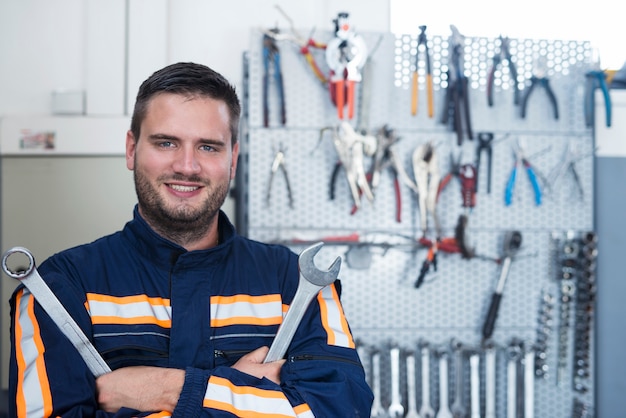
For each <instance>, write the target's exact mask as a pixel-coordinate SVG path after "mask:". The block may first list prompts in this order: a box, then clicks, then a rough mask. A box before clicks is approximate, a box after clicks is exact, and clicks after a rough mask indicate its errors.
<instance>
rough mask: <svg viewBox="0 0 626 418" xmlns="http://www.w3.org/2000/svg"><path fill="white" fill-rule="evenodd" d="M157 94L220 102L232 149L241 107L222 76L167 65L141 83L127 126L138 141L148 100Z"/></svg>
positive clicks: (198, 68)
mask: <svg viewBox="0 0 626 418" xmlns="http://www.w3.org/2000/svg"><path fill="white" fill-rule="evenodd" d="M160 93H174V94H181V95H184V96H206V97H210V98H212V99H215V100H222V101H223V102H224V103H226V105H227V106H228V111H229V114H230V133H231V142H232V145H233V146H234V145H235V143H236V142H237V136H238V134H239V118H240V116H241V105H240V103H239V98H238V97H237V92H236V91H235V88H234V87H233V86H232V85H231V84H230V82H229V81H228V80H226V78H225V77H224V76H222V75H221V74H220V73H218V72H217V71H214V70H212V69H211V68H209V67H207V66H206V65H202V64H196V63H192V62H179V63H176V64H171V65H168V66H167V67H164V68H162V69H160V70H158V71H156V72H155V73H153V74H152V75H151V76H150V77H148V79H146V81H144V82H143V83H141V86H140V87H139V92H138V93H137V99H136V100H135V109H134V111H133V116H132V119H131V122H130V130H131V132H132V133H133V135H134V137H135V141H137V140H138V139H139V135H140V134H141V123H142V122H143V120H144V119H145V117H146V111H147V109H148V104H149V103H150V100H151V99H152V98H153V97H154V96H156V95H157V94H160Z"/></svg>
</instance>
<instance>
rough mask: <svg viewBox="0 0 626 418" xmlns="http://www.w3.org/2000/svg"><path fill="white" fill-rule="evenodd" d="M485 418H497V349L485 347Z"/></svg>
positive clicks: (489, 346) (490, 346)
mask: <svg viewBox="0 0 626 418" xmlns="http://www.w3.org/2000/svg"><path fill="white" fill-rule="evenodd" d="M485 418H496V349H495V347H494V346H493V345H488V346H487V347H485Z"/></svg>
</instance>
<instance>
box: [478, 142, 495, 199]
mask: <svg viewBox="0 0 626 418" xmlns="http://www.w3.org/2000/svg"><path fill="white" fill-rule="evenodd" d="M477 138H478V145H477V146H476V191H478V185H479V183H478V175H479V173H480V161H481V155H482V154H483V152H484V153H485V154H487V194H490V193H491V166H492V163H491V162H492V157H493V149H492V143H493V138H494V135H493V132H478V134H477Z"/></svg>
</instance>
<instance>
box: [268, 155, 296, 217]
mask: <svg viewBox="0 0 626 418" xmlns="http://www.w3.org/2000/svg"><path fill="white" fill-rule="evenodd" d="M278 170H280V171H281V173H283V176H284V178H285V187H286V188H287V197H288V199H289V207H290V208H291V209H293V195H292V193H291V185H290V184H289V176H288V175H287V169H286V168H285V150H284V148H283V145H282V144H280V147H279V149H278V151H277V152H276V154H275V155H274V161H273V162H272V168H271V170H270V180H269V185H268V186H267V195H266V197H265V201H266V202H267V206H269V205H270V200H271V197H272V184H273V181H274V177H275V176H276V172H277V171H278Z"/></svg>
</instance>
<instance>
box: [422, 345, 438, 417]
mask: <svg viewBox="0 0 626 418" xmlns="http://www.w3.org/2000/svg"><path fill="white" fill-rule="evenodd" d="M420 352H421V357H422V407H421V408H420V413H419V416H420V418H433V417H434V416H435V411H434V410H433V407H432V406H431V405H430V348H429V347H428V344H427V343H423V344H422V345H421V348H420Z"/></svg>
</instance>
